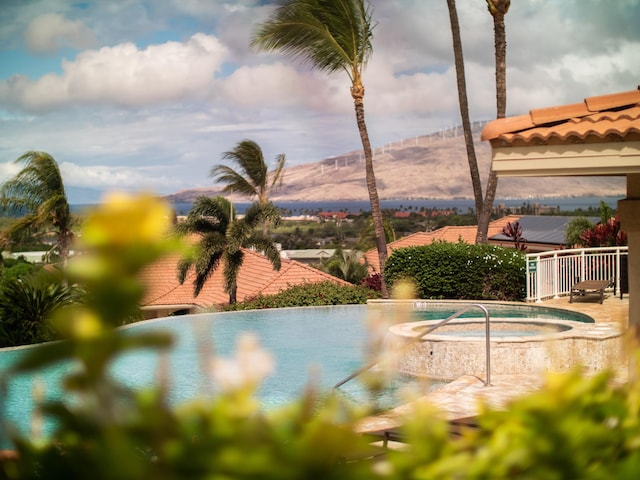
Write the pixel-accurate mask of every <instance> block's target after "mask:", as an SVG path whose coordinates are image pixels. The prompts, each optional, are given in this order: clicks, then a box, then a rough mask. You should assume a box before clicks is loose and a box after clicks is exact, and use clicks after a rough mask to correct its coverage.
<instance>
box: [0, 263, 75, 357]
mask: <svg viewBox="0 0 640 480" xmlns="http://www.w3.org/2000/svg"><path fill="white" fill-rule="evenodd" d="M81 296H82V295H81V291H80V289H79V288H77V287H74V286H69V285H68V284H66V283H64V282H62V280H61V278H60V275H57V274H56V273H55V272H49V271H47V270H39V271H38V272H36V273H32V274H30V275H23V276H20V277H9V278H8V279H5V280H4V281H3V282H2V285H1V287H0V347H12V346H16V345H27V344H32V343H39V342H45V341H49V340H54V339H56V338H57V332H56V329H55V327H54V326H53V325H52V324H51V323H50V322H48V321H47V320H48V319H49V317H50V316H51V315H52V314H53V313H54V312H55V311H56V310H57V309H59V308H62V307H65V306H69V305H72V304H74V303H77V302H79V301H80V300H81Z"/></svg>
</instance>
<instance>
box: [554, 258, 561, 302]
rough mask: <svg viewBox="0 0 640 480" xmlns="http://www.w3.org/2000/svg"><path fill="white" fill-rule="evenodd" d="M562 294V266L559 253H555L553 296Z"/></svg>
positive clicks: (556, 296) (557, 296)
mask: <svg viewBox="0 0 640 480" xmlns="http://www.w3.org/2000/svg"><path fill="white" fill-rule="evenodd" d="M559 296H560V266H559V265H558V254H557V253H554V254H553V298H559Z"/></svg>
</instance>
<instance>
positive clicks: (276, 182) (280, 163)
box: [269, 153, 287, 192]
mask: <svg viewBox="0 0 640 480" xmlns="http://www.w3.org/2000/svg"><path fill="white" fill-rule="evenodd" d="M286 161H287V157H286V155H285V154H284V153H280V154H279V155H276V168H275V169H274V170H272V171H271V184H270V185H269V192H273V191H274V190H276V189H278V188H280V187H282V182H283V181H284V166H285V163H286Z"/></svg>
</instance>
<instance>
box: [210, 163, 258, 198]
mask: <svg viewBox="0 0 640 480" xmlns="http://www.w3.org/2000/svg"><path fill="white" fill-rule="evenodd" d="M210 176H211V177H212V178H213V179H214V180H215V181H216V182H218V183H223V184H224V185H225V186H224V188H223V189H222V193H239V194H240V195H246V196H247V197H253V196H255V195H258V192H257V191H256V187H255V186H254V185H252V184H251V183H250V182H249V181H248V180H247V179H246V178H245V177H243V176H242V174H241V173H239V172H236V171H235V170H234V169H233V168H231V167H228V166H227V165H216V166H215V167H213V168H212V169H211V175H210Z"/></svg>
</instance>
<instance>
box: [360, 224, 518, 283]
mask: <svg viewBox="0 0 640 480" xmlns="http://www.w3.org/2000/svg"><path fill="white" fill-rule="evenodd" d="M519 218H520V216H519V215H508V216H506V217H502V218H499V219H498V220H494V221H493V222H491V223H490V224H489V231H488V236H489V237H490V236H492V235H497V234H498V233H500V232H501V231H502V229H503V228H504V227H505V226H506V225H507V223H509V222H515V221H517V220H518V219H519ZM477 230H478V227H477V226H475V225H472V226H447V227H442V228H439V229H437V230H433V231H431V232H416V233H412V234H411V235H407V236H406V237H403V238H401V239H399V240H396V241H395V242H390V243H388V244H387V250H388V252H389V256H391V254H392V253H393V251H394V250H396V249H398V248H404V247H419V246H422V245H431V244H432V243H433V242H438V241H442V242H451V243H457V242H465V243H475V242H476V231H477ZM364 257H365V259H366V261H367V263H368V264H369V266H370V267H371V270H372V271H373V272H379V271H380V268H379V263H378V251H377V250H376V249H372V250H369V251H367V252H366V253H365V254H364Z"/></svg>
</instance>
